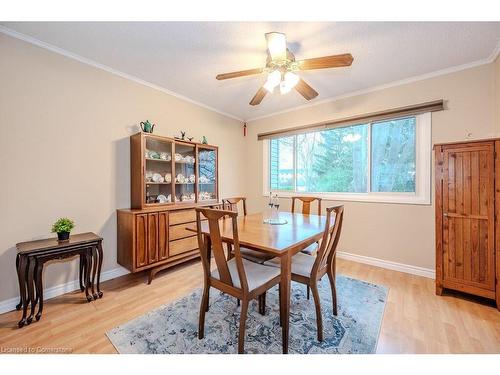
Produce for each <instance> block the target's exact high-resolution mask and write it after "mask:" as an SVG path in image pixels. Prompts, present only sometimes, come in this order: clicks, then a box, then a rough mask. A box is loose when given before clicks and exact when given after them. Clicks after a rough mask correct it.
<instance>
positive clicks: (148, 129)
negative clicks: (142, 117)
mask: <svg viewBox="0 0 500 375" xmlns="http://www.w3.org/2000/svg"><path fill="white" fill-rule="evenodd" d="M155 125H156V124H151V123H150V122H149V120H146V121H145V122H144V121H141V129H142V131H143V132H144V133H153V129H154V128H155Z"/></svg>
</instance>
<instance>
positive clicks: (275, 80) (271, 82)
mask: <svg viewBox="0 0 500 375" xmlns="http://www.w3.org/2000/svg"><path fill="white" fill-rule="evenodd" d="M280 82H281V72H280V71H279V70H274V71H272V72H271V73H269V74H268V75H267V81H266V83H264V88H265V89H266V90H267V91H269V92H270V93H272V92H273V91H274V88H275V87H276V86H278V85H279V84H280Z"/></svg>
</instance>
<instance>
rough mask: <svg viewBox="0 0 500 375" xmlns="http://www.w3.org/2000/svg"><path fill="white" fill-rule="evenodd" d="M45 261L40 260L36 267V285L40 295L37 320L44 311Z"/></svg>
mask: <svg viewBox="0 0 500 375" xmlns="http://www.w3.org/2000/svg"><path fill="white" fill-rule="evenodd" d="M42 275H43V262H39V264H38V265H37V268H36V277H35V285H36V294H37V297H38V312H37V313H36V315H35V319H36V320H37V321H39V320H40V318H41V317H42V311H43V280H42V279H43V278H42Z"/></svg>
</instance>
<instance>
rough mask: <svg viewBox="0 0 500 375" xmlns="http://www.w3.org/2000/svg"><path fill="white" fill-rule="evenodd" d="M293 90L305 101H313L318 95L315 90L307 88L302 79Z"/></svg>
mask: <svg viewBox="0 0 500 375" xmlns="http://www.w3.org/2000/svg"><path fill="white" fill-rule="evenodd" d="M295 90H297V91H298V92H299V93H300V95H302V96H303V97H304V98H306V99H307V100H311V99H314V98H315V97H317V96H318V95H319V94H318V93H317V92H316V90H314V89H313V88H312V87H311V86H309V85H308V84H307V83H306V81H304V80H303V79H302V78H301V79H300V80H299V82H298V83H297V84H296V85H295Z"/></svg>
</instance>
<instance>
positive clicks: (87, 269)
mask: <svg viewBox="0 0 500 375" xmlns="http://www.w3.org/2000/svg"><path fill="white" fill-rule="evenodd" d="M90 258H91V256H90V252H89V251H85V297H86V298H87V302H90V301H92V299H93V298H92V295H91V294H89V287H90V267H91V265H90V261H91V259H90Z"/></svg>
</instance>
